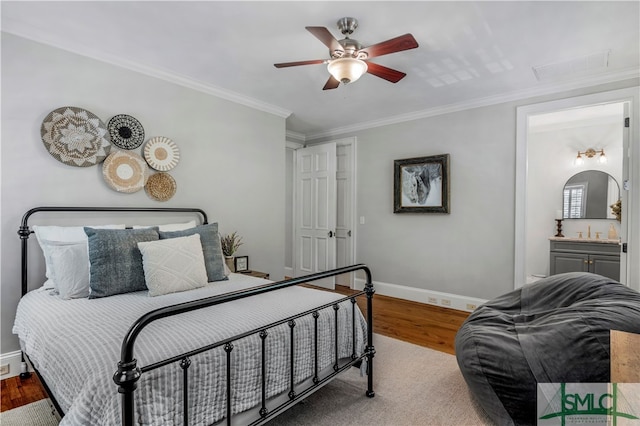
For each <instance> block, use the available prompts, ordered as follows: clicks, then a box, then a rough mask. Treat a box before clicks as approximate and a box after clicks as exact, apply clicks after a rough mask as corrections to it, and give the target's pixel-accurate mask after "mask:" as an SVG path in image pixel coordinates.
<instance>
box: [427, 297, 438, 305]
mask: <svg viewBox="0 0 640 426" xmlns="http://www.w3.org/2000/svg"><path fill="white" fill-rule="evenodd" d="M427 302H428V303H433V304H434V305H437V304H438V299H436V298H435V297H428V298H427Z"/></svg>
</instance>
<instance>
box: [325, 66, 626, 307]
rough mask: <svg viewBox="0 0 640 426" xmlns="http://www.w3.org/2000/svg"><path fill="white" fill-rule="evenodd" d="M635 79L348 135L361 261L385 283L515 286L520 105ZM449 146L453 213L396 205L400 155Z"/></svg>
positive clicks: (460, 290) (489, 293)
mask: <svg viewBox="0 0 640 426" xmlns="http://www.w3.org/2000/svg"><path fill="white" fill-rule="evenodd" d="M633 86H638V80H637V79H633V80H627V81H622V82H617V83H612V84H607V85H601V86H596V87H591V88H586V89H579V90H573V91H570V92H565V93H559V94H556V95H549V96H543V97H537V98H530V99H524V100H521V101H517V102H507V103H503V104H497V105H493V106H486V107H482V108H475V109H469V110H465V111H460V112H454V113H450V114H444V115H438V116H434V117H430V118H424V119H420V120H415V121H410V122H406V123H400V124H395V125H389V126H383V127H377V128H372V129H369V130H363V131H358V132H354V133H350V134H348V135H342V136H341V137H347V136H356V137H357V138H358V153H357V170H358V172H357V173H358V175H357V182H358V189H357V210H358V212H357V216H358V217H360V216H364V217H365V224H364V225H358V232H357V238H358V241H357V262H363V263H366V264H368V265H369V266H370V267H371V269H372V272H373V277H374V280H375V281H378V282H383V283H389V284H396V285H401V286H408V287H414V288H419V289H425V290H430V291H438V292H444V293H450V294H454V295H460V296H467V297H477V298H480V299H490V298H492V297H495V296H497V295H500V294H502V293H505V292H508V291H511V290H513V288H514V239H515V231H514V227H515V158H516V109H517V107H519V106H523V105H530V104H535V103H539V102H546V101H550V100H554V99H563V98H568V97H575V96H581V95H585V94H590V93H597V92H603V91H608V90H615V89H619V88H624V87H633ZM314 142H315V143H319V142H321V141H314ZM444 153H448V154H450V167H451V173H450V190H451V193H450V195H451V214H448V215H446V214H405V213H401V214H394V213H393V161H394V160H396V159H403V158H412V157H422V156H428V155H436V154H444ZM545 167H547V164H545V163H542V164H534V163H529V168H530V169H531V168H545ZM555 209H557V207H556V206H555V205H554V206H552V207H550V210H549V211H551V212H552V213H551V214H552V215H553V214H554V213H553V212H555ZM635 220H638V219H637V218H636V219H635ZM552 224H553V222H552ZM544 232H545V235H546V236H547V237H548V233H549V232H550V229H549V227H546V228H545V229H544ZM545 238H546V237H545Z"/></svg>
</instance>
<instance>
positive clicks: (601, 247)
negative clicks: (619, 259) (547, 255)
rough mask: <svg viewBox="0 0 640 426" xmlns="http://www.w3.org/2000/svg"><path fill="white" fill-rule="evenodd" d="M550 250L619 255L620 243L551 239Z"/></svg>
mask: <svg viewBox="0 0 640 426" xmlns="http://www.w3.org/2000/svg"><path fill="white" fill-rule="evenodd" d="M551 251H561V252H565V253H586V254H606V255H614V256H615V255H617V256H620V244H607V243H579V242H576V241H551Z"/></svg>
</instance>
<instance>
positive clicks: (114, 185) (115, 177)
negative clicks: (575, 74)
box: [102, 151, 149, 193]
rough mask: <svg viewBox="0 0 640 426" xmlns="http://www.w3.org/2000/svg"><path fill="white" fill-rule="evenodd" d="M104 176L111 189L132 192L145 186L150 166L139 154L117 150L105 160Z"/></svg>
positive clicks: (103, 166)
mask: <svg viewBox="0 0 640 426" xmlns="http://www.w3.org/2000/svg"><path fill="white" fill-rule="evenodd" d="M102 176H103V177H104V180H105V182H106V183H107V185H109V187H111V189H113V190H115V191H118V192H126V193H132V192H136V191H139V190H141V189H142V188H144V185H145V184H146V183H147V179H148V178H149V167H147V163H145V161H144V160H143V159H142V157H140V156H139V155H138V154H134V153H133V152H126V151H115V152H113V153H111V154H110V155H109V156H108V157H107V159H106V160H104V164H103V165H102Z"/></svg>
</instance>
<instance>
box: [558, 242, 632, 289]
mask: <svg viewBox="0 0 640 426" xmlns="http://www.w3.org/2000/svg"><path fill="white" fill-rule="evenodd" d="M580 271H583V272H593V273H595V274H599V275H603V276H605V277H609V278H612V279H614V280H616V281H619V280H620V245H619V244H616V243H604V242H578V241H558V240H551V251H550V274H551V275H555V274H561V273H563V272H580Z"/></svg>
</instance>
